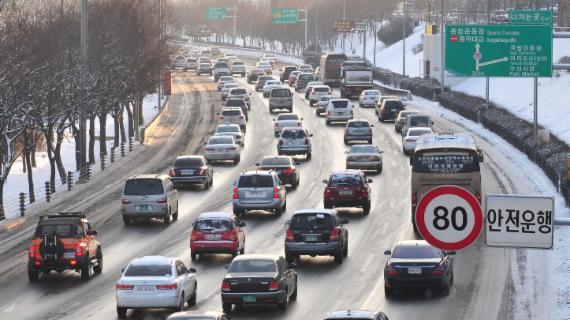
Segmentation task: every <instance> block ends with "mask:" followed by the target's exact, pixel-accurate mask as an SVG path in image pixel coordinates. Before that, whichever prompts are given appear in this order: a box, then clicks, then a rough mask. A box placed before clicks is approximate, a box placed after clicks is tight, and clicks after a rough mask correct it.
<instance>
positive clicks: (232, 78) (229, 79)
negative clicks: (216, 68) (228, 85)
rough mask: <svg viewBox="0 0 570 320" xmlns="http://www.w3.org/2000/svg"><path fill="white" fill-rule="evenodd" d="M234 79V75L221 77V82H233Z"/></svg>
mask: <svg viewBox="0 0 570 320" xmlns="http://www.w3.org/2000/svg"><path fill="white" fill-rule="evenodd" d="M234 80H235V79H234V77H230V76H223V77H220V82H233V81H234Z"/></svg>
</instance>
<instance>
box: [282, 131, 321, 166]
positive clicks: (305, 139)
mask: <svg viewBox="0 0 570 320" xmlns="http://www.w3.org/2000/svg"><path fill="white" fill-rule="evenodd" d="M312 136H313V134H312V133H308V132H307V129H305V128H303V127H285V128H283V130H282V131H281V136H280V137H279V141H278V142H277V154H278V155H280V156H281V155H297V154H304V155H306V156H307V160H311V151H312V150H311V149H312V147H311V140H310V139H309V138H310V137H312Z"/></svg>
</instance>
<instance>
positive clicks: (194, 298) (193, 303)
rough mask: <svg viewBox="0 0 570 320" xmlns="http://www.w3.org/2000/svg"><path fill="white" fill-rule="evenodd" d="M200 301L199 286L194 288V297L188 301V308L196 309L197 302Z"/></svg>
mask: <svg viewBox="0 0 570 320" xmlns="http://www.w3.org/2000/svg"><path fill="white" fill-rule="evenodd" d="M197 300H198V284H197V283H196V285H195V286H194V292H193V293H192V296H191V297H190V299H189V300H188V307H194V306H195V305H196V301H197Z"/></svg>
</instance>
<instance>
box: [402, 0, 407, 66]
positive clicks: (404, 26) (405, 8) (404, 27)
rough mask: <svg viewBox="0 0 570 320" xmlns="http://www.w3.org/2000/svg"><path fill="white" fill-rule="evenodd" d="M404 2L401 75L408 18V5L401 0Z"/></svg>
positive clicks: (404, 63)
mask: <svg viewBox="0 0 570 320" xmlns="http://www.w3.org/2000/svg"><path fill="white" fill-rule="evenodd" d="M403 4H404V23H403V28H402V40H403V41H402V75H403V76H404V77H405V76H406V22H407V20H408V9H407V8H408V6H407V4H406V0H404V2H403Z"/></svg>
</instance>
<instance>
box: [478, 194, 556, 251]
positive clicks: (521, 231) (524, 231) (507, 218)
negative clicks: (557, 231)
mask: <svg viewBox="0 0 570 320" xmlns="http://www.w3.org/2000/svg"><path fill="white" fill-rule="evenodd" d="M553 238H554V198H552V197H541V196H521V195H502V194H501V195H499V194H490V195H487V197H486V201H485V243H486V244H487V245H488V246H491V247H516V248H538V249H552V244H553Z"/></svg>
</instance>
